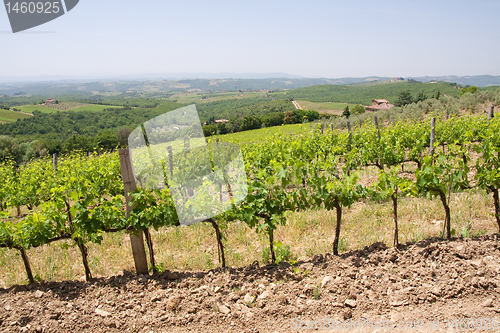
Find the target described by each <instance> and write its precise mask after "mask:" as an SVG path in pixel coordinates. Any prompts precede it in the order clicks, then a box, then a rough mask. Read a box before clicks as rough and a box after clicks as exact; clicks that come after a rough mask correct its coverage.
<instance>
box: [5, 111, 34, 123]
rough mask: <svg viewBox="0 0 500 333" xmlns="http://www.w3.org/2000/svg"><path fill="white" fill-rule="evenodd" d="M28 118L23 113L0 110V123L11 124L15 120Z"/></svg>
mask: <svg viewBox="0 0 500 333" xmlns="http://www.w3.org/2000/svg"><path fill="white" fill-rule="evenodd" d="M29 117H31V116H30V115H27V114H24V113H19V112H15V111H10V110H3V109H0V121H7V122H12V121H16V120H17V119H24V118H29Z"/></svg>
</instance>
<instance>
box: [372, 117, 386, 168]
mask: <svg viewBox="0 0 500 333" xmlns="http://www.w3.org/2000/svg"><path fill="white" fill-rule="evenodd" d="M373 122H374V123H375V128H376V129H377V137H378V147H379V149H380V154H379V165H380V169H382V170H383V169H384V163H382V146H381V145H380V139H381V136H380V129H379V127H378V117H377V115H376V114H374V115H373Z"/></svg>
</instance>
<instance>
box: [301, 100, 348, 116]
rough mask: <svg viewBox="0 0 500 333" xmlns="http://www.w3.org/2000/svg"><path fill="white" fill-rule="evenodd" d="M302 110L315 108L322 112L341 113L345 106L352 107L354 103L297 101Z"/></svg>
mask: <svg viewBox="0 0 500 333" xmlns="http://www.w3.org/2000/svg"><path fill="white" fill-rule="evenodd" d="M297 103H299V105H300V106H301V107H302V108H303V109H304V110H315V111H318V112H322V113H332V114H336V115H341V114H342V112H343V110H344V109H345V107H346V106H349V109H352V108H353V107H354V106H356V104H350V103H315V102H308V101H297Z"/></svg>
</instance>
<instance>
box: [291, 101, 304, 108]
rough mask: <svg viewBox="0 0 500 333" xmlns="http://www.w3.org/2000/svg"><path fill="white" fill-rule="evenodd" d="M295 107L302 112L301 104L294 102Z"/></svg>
mask: <svg viewBox="0 0 500 333" xmlns="http://www.w3.org/2000/svg"><path fill="white" fill-rule="evenodd" d="M292 103H293V105H294V106H295V108H296V109H297V110H302V108H301V107H300V105H299V103H297V102H296V101H292Z"/></svg>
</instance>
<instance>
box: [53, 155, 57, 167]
mask: <svg viewBox="0 0 500 333" xmlns="http://www.w3.org/2000/svg"><path fill="white" fill-rule="evenodd" d="M52 167H53V168H54V171H57V153H54V154H52Z"/></svg>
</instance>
